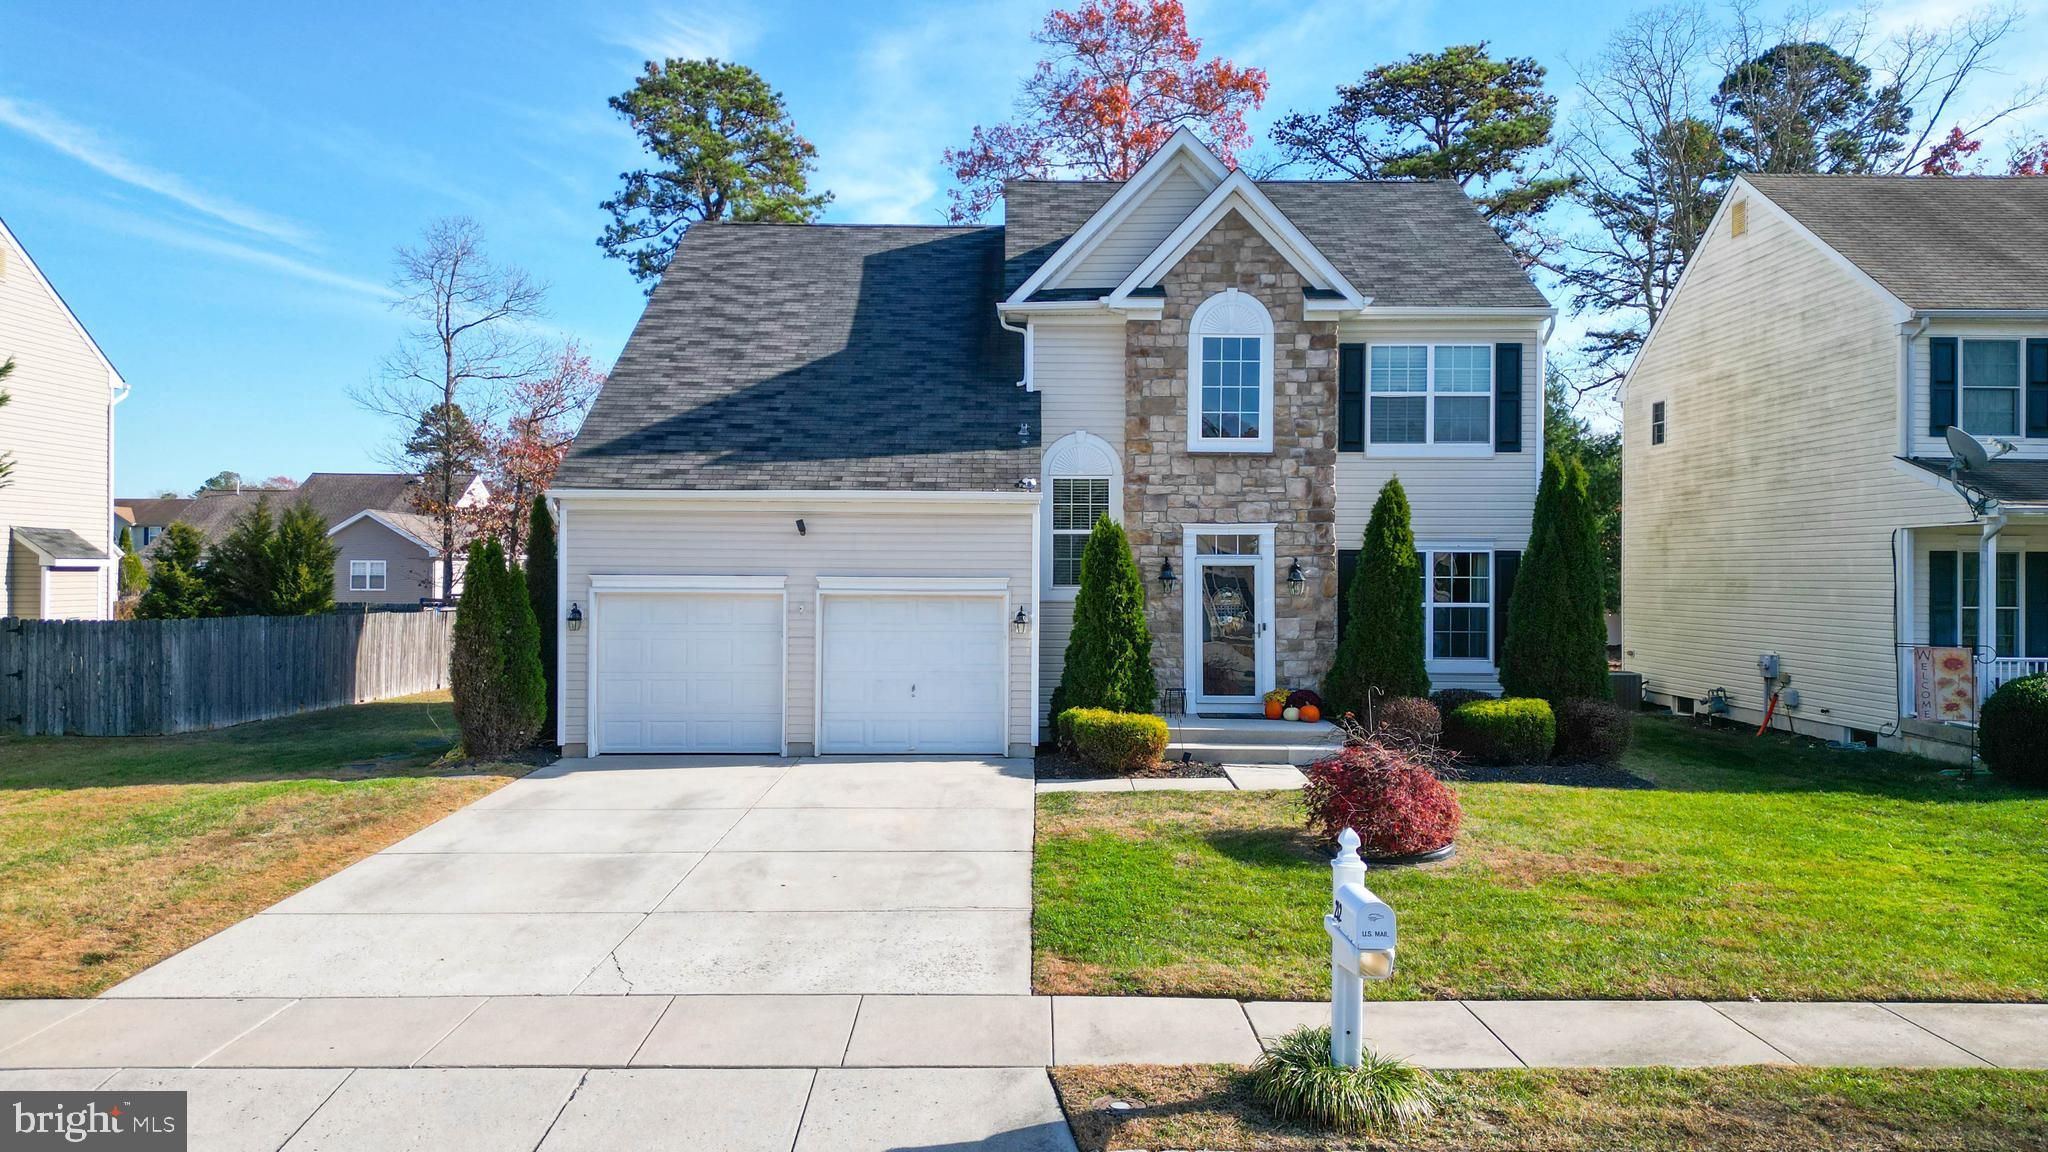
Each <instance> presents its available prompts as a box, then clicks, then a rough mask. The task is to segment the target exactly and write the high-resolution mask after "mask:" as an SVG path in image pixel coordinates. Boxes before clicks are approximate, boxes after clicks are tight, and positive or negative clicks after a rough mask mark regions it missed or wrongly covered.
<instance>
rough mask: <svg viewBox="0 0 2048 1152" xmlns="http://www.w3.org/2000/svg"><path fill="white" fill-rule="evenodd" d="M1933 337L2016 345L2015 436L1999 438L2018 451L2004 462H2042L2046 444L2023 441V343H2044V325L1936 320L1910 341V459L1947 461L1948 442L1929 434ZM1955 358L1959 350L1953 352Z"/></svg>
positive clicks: (2047, 451) (2046, 330) (2046, 328)
mask: <svg viewBox="0 0 2048 1152" xmlns="http://www.w3.org/2000/svg"><path fill="white" fill-rule="evenodd" d="M1937 336H1953V337H1956V338H1957V339H1959V340H1971V339H2000V340H2017V341H2019V344H2020V371H2021V376H2020V393H2019V412H2020V425H2019V432H2018V433H2016V434H2014V435H2012V436H2004V437H2000V439H2005V440H2010V441H2012V443H2013V446H2014V447H2015V448H2017V449H2018V451H2017V452H2016V453H2014V454H2012V455H2010V456H2008V457H2007V459H2010V460H2026V459H2033V460H2042V459H2048V440H2041V439H2031V440H2030V439H2028V438H2027V437H2026V428H2027V423H2026V410H2027V396H2026V376H2025V372H2026V354H2027V353H2026V342H2027V341H2028V340H2044V339H2048V321H2037V322H2034V323H2028V322H2026V321H2020V320H1949V319H1943V320H1936V321H1933V322H1931V323H1929V324H1928V326H1927V331H1926V333H1925V334H1924V335H1921V336H1917V337H1915V338H1914V340H1913V423H1912V424H1911V426H1910V427H1909V428H1908V429H1907V432H1908V435H1909V436H1910V437H1911V441H1910V443H1911V449H1910V452H1909V454H1910V455H1913V456H1933V457H1938V458H1942V459H1946V458H1947V457H1948V454H1949V452H1948V440H1947V438H1945V437H1942V436H1936V435H1934V434H1933V433H1932V432H1930V431H1929V428H1930V426H1931V425H1930V421H1931V420H1932V416H1933V413H1932V406H1933V396H1932V393H1931V392H1930V391H1929V377H1928V370H1929V364H1930V354H1929V352H1928V349H1929V347H1930V344H1929V341H1930V340H1932V339H1933V338H1934V337H1937ZM1957 353H1958V355H1960V354H1961V348H1960V347H1958V348H1957ZM1956 403H1957V413H1958V415H1959V416H1960V414H1961V405H1962V400H1961V396H1960V394H1958V396H1957V401H1956Z"/></svg>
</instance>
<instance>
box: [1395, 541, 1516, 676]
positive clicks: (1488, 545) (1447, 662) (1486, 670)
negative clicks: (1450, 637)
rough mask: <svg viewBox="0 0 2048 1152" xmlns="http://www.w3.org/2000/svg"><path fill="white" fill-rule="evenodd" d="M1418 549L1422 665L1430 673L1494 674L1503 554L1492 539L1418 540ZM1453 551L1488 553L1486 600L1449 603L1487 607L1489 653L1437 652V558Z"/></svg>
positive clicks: (1464, 606) (1451, 604) (1470, 606)
mask: <svg viewBox="0 0 2048 1152" xmlns="http://www.w3.org/2000/svg"><path fill="white" fill-rule="evenodd" d="M1415 551H1416V552H1417V553H1418V554H1419V555H1420V556H1421V557H1422V645H1423V648H1422V652H1423V667H1424V668H1425V669H1427V670H1428V671H1429V672H1430V673H1432V674H1435V673H1438V672H1442V673H1444V674H1446V675H1457V674H1466V673H1478V674H1484V675H1489V676H1490V675H1493V674H1494V673H1495V671H1496V667H1497V666H1496V665H1495V663H1494V660H1493V654H1494V652H1495V651H1496V650H1497V647H1498V644H1497V642H1498V641H1499V639H1500V621H1499V620H1498V619H1497V618H1496V617H1497V615H1498V614H1497V613H1496V612H1495V611H1494V602H1495V601H1496V600H1497V599H1498V598H1499V587H1498V585H1496V584H1495V583H1494V582H1495V581H1496V580H1499V579H1500V555H1499V553H1498V551H1497V550H1496V549H1495V548H1494V546H1493V544H1492V542H1491V541H1486V542H1481V541H1477V540H1464V541H1459V540H1445V541H1432V542H1429V543H1418V544H1416V546H1415ZM1453 552H1470V553H1477V554H1483V555H1484V556H1485V557H1486V602H1485V603H1484V604H1466V603H1447V604H1446V605H1445V606H1446V607H1452V608H1485V609H1486V656H1485V658H1484V659H1479V658H1475V657H1469V656H1460V657H1439V656H1437V654H1436V609H1437V603H1436V600H1435V599H1434V595H1435V589H1434V588H1433V587H1432V586H1431V584H1432V579H1433V576H1434V573H1435V570H1436V558H1437V557H1438V556H1439V555H1443V554H1447V553H1453Z"/></svg>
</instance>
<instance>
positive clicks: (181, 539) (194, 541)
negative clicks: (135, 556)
mask: <svg viewBox="0 0 2048 1152" xmlns="http://www.w3.org/2000/svg"><path fill="white" fill-rule="evenodd" d="M205 550H206V537H204V536H201V535H200V534H199V529H197V528H194V527H193V526H192V525H190V524H187V523H185V522H184V521H183V520H174V521H172V522H171V523H170V525H169V526H168V527H166V528H165V529H164V537H163V542H162V543H161V544H158V545H157V549H156V557H155V559H154V560H153V561H151V564H150V572H149V587H147V588H145V589H143V591H142V599H141V600H139V601H137V602H136V604H135V617H136V619H138V620H192V619H195V618H197V617H200V616H211V615H214V603H213V589H212V587H211V586H209V585H208V584H207V581H206V576H205V572H204V569H205V564H204V562H203V560H202V556H203V555H204V553H205Z"/></svg>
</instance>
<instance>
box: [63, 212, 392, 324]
mask: <svg viewBox="0 0 2048 1152" xmlns="http://www.w3.org/2000/svg"><path fill="white" fill-rule="evenodd" d="M92 215H93V218H94V219H95V220H96V221H99V222H101V223H103V224H106V225H108V226H111V227H114V228H117V229H119V230H121V231H123V232H126V233H128V234H129V235H131V236H135V237H137V238H138V239H142V240H147V241H150V242H152V243H156V244H163V245H166V246H168V247H172V248H181V249H184V250H185V251H188V252H198V253H201V254H202V255H207V256H219V257H224V258H226V259H229V260H234V261H237V262H239V263H242V264H247V265H250V266H252V267H256V268H263V269H267V270H269V271H271V272H278V273H282V274H284V275H286V276H290V277H292V278H293V279H296V280H301V281H304V282H306V283H308V284H317V285H320V286H321V287H325V288H333V289H337V290H339V291H341V292H343V293H346V294H347V295H349V296H353V297H357V298H359V299H361V300H365V301H372V302H375V303H379V304H388V303H389V302H390V301H391V300H393V299H394V296H393V295H392V292H391V289H390V288H389V287H387V286H386V285H383V284H379V283H376V282H375V281H372V280H365V279H362V278H361V277H357V276H350V275H348V274H346V273H343V272H335V271H333V270H331V269H327V268H322V267H320V266H318V265H316V264H309V263H307V262H306V261H304V260H300V259H297V258H295V257H291V256H286V255H282V254H280V253H277V252H270V251H266V250H264V249H261V248H252V247H250V246H249V245H247V244H242V243H238V242H236V241H233V240H228V239H225V238H223V237H220V236H214V235H211V234H209V233H205V232H197V231H194V230H192V229H190V228H184V227H179V226H177V225H172V224H166V223H164V222H162V221H160V220H153V219H150V218H147V217H144V216H140V215H137V214H135V213H132V212H124V211H121V210H120V209H117V208H113V207H111V206H107V205H96V206H95V207H94V208H93V210H92Z"/></svg>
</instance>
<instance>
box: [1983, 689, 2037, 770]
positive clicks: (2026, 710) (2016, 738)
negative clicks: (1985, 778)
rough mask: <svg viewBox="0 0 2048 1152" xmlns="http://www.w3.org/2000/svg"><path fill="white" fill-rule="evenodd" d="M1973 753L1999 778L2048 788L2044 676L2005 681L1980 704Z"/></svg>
mask: <svg viewBox="0 0 2048 1152" xmlns="http://www.w3.org/2000/svg"><path fill="white" fill-rule="evenodd" d="M1977 754H1978V755H1979V756H1982V757H1983V758H1984V763H1985V764H1986V765H1988V766H1989V767H1990V768H1991V770H1992V771H1993V772H1996V773H1998V774H1999V775H2000V776H2004V777H2006V778H2008V779H2010V780H2013V781H2015V782H2016V783H2020V784H2025V785H2027V786H2028V787H2032V788H2048V673H2036V674H2034V675H2032V676H2022V677H2020V678H2019V679H2018V680H2008V681H2006V682H2005V683H2003V684H2001V685H1999V686H1998V691H1996V692H1993V693H1992V694H1991V696H1990V698H1989V699H1987V700H1985V701H1984V710H1983V711H1982V712H1981V713H1980V714H1979V715H1978V718H1977Z"/></svg>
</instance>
